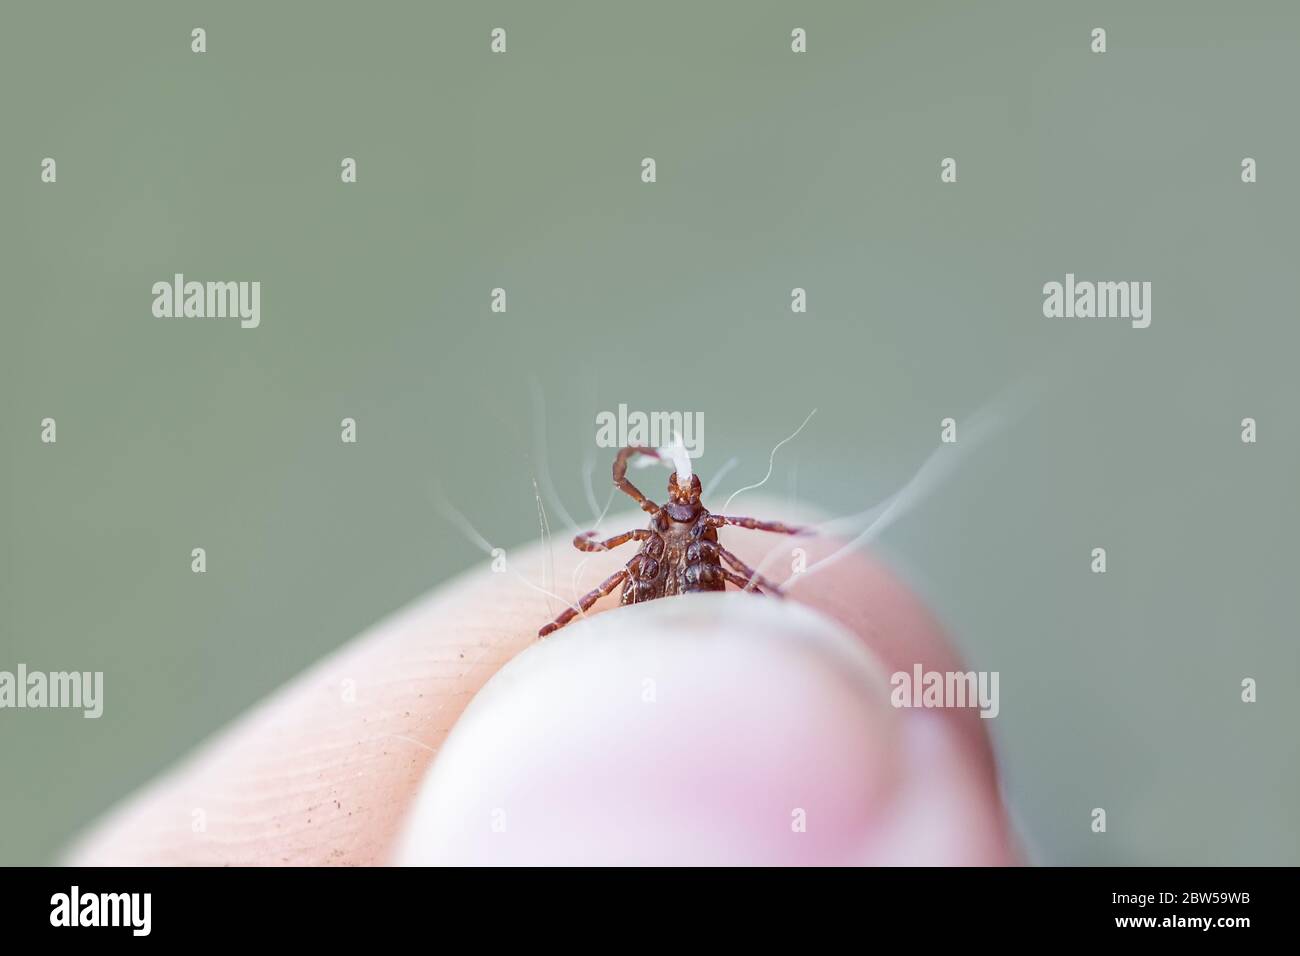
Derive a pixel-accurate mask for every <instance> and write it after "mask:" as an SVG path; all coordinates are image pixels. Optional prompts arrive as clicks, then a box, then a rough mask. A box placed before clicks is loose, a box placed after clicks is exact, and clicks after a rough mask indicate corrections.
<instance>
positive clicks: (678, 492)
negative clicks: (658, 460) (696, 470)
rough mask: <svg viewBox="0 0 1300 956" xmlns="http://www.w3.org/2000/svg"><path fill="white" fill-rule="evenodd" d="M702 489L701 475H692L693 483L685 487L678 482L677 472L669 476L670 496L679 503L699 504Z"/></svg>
mask: <svg viewBox="0 0 1300 956" xmlns="http://www.w3.org/2000/svg"><path fill="white" fill-rule="evenodd" d="M702 490H703V489H702V486H701V485H700V476H699V475H691V483H690V484H689V485H687V486H685V487H683V486H682V485H680V484H678V482H677V472H675V471H674V472H673V473H672V474H671V475H669V476H668V497H669V498H670V499H671V500H672V501H673V502H675V503H677V504H683V505H693V504H698V503H699V500H700V492H701V491H702Z"/></svg>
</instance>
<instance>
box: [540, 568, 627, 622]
mask: <svg viewBox="0 0 1300 956" xmlns="http://www.w3.org/2000/svg"><path fill="white" fill-rule="evenodd" d="M626 577H627V568H622V569H621V570H618V571H615V572H614V573H613V574H611V575H610V576H609V577H607V578H606V579H605V580H604V581H602V582H601V583H600V585H599V586H598V587H596V588H595V589H594V590H591V591H588V592H587V593H586V594H584V595H583V596H582V599H581V600H580V601H578V606H577V607H571V608H567V609H565V611H564V613H563V614H561V615H560V616H559V617H557V618H556V619H555V620H554V621H552V622H551V623H550V624H547V625H546V626H545V627H543V628H542V629H541V630H540V631H538V632H537V636H538V637H545V636H546V635H547V634H550V633H551V632H552V631H558V630H559V629H560V628H562V627H564V625H566V624H568V623H569V622H570V621H572V620H573V619H574V618H575V617H577V616H578V615H579V614H583V613H585V612H586V611H587V609H588V608H590V607H591V606H592V605H593V604H595V603H596V602H597V601H599V600H600V599H601V598H603V597H604V596H605V595H606V594H608V593H609V592H610V591H612V590H614V588H616V587H618V586H619V585H620V584H622V583H623V579H624V578H626Z"/></svg>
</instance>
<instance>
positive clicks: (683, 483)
mask: <svg viewBox="0 0 1300 956" xmlns="http://www.w3.org/2000/svg"><path fill="white" fill-rule="evenodd" d="M659 454H660V455H662V456H663V457H664V458H665V459H666V460H668V461H671V462H672V463H673V467H674V468H676V469H677V484H678V486H679V487H687V488H689V487H690V484H691V475H692V474H694V472H693V471H692V469H691V456H690V455H688V454H687V453H686V446H685V445H683V444H682V436H681V433H680V432H677V431H674V432H673V440H672V444H670V445H666V446H664V447H663V448H660V449H659Z"/></svg>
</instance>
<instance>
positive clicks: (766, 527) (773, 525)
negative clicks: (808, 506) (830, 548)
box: [704, 514, 812, 534]
mask: <svg viewBox="0 0 1300 956" xmlns="http://www.w3.org/2000/svg"><path fill="white" fill-rule="evenodd" d="M704 520H705V522H706V523H707V524H708V525H709V527H711V528H721V527H722V526H723V525H724V524H731V525H735V526H736V527H737V528H753V529H754V530H756V531H772V532H775V533H776V534H811V533H812V532H811V531H809V530H808V529H807V528H800V527H797V526H795V525H789V524H781V522H779V521H759V520H758V519H757V518H739V517H732V516H731V515H714V514H711V515H709V516H708V517H707V518H705V519H704Z"/></svg>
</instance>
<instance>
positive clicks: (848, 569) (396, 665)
mask: <svg viewBox="0 0 1300 956" xmlns="http://www.w3.org/2000/svg"><path fill="white" fill-rule="evenodd" d="M747 507H749V509H750V511H751V512H752V513H753V514H756V515H762V516H763V517H764V518H770V519H778V520H791V521H794V522H796V523H798V522H800V521H802V522H806V521H807V520H808V517H809V516H808V515H798V514H790V513H789V510H788V509H783V508H782V507H781V506H779V505H776V504H773V503H771V502H762V501H761V500H760V499H758V498H757V497H756V498H755V499H754V501H753V502H752V503H750V504H748V505H747ZM642 524H644V516H643V515H639V514H626V515H623V516H621V517H617V516H616V517H615V518H611V519H609V521H608V522H606V524H605V529H607V530H608V531H609V532H610V533H611V534H612V533H617V532H620V531H623V530H626V529H628V528H632V527H638V526H640V525H642ZM721 535H722V537H723V539H724V540H725V542H726V545H727V547H728V548H729V549H730V550H732V551H733V552H735V553H736V554H737V555H738V556H739V557H740V558H741V559H742V560H744V561H746V562H747V563H748V564H750V565H751V566H752V567H758V566H759V564H760V562H762V560H763V558H764V557H765V556H766V555H767V554H768V553H769V551H770V550H771V549H772V548H773V547H776V546H779V547H782V548H785V549H787V551H788V550H789V549H793V548H795V547H798V548H802V549H804V551H805V552H806V554H807V563H808V565H809V566H811V565H812V564H813V563H814V562H815V561H816V560H817V559H818V558H819V557H820V556H821V555H824V554H827V553H829V552H830V551H832V550H834V548H835V547H836V543H835V542H833V541H829V540H824V539H820V538H816V537H800V538H798V539H785V538H782V539H776V536H773V535H765V534H764V533H763V532H759V531H749V530H742V529H724V531H723V532H722V533H721ZM634 548H635V546H634V545H628V546H625V547H623V548H620V549H614V550H612V551H609V552H602V553H596V554H581V553H579V552H577V551H575V550H573V549H571V548H569V547H567V546H566V545H564V544H563V543H562V542H557V543H556V544H555V547H554V550H553V554H554V568H555V580H556V581H557V582H559V583H558V585H557V588H558V592H559V593H560V594H562V595H564V597H565V598H566V599H567V598H569V597H570V596H571V595H573V594H581V593H583V592H585V591H586V590H588V589H590V587H591V586H593V584H594V582H596V581H599V580H603V579H604V578H605V577H606V576H608V575H609V574H610V573H612V572H613V571H614V570H616V569H617V568H618V567H620V566H621V565H622V564H623V562H625V561H626V560H627V559H628V558H629V557H631V555H632V554H633V553H634ZM507 561H508V563H509V565H510V568H511V570H512V571H513V572H517V573H518V574H519V575H522V576H523V577H524V578H527V579H528V580H530V581H532V582H540V581H541V580H542V579H543V568H544V567H549V561H548V560H547V559H546V555H545V553H544V551H543V550H542V549H541V548H540V547H539V546H533V547H529V548H524V549H520V550H519V551H516V552H510V553H508V554H507ZM580 562H581V563H582V569H581V574H580V576H579V577H578V578H577V580H576V585H575V584H574V580H575V579H574V573H573V572H574V569H575V568H576V567H578V565H579V563H580ZM789 568H790V561H789V560H787V559H786V558H784V557H783V558H782V560H781V561H780V562H769V563H768V564H766V565H764V566H763V569H762V570H763V571H764V573H765V574H768V576H770V577H773V578H774V579H775V580H776V581H777V582H778V583H781V582H782V581H784V580H785V579H786V578H787V577H788V576H789V575H788V569H789ZM787 587H789V585H788V584H787ZM750 599H752V600H754V601H764V600H771V599H770V598H765V597H762V596H759V595H753V596H750ZM666 600H673V599H672V598H669V599H666ZM787 600H790V601H797V602H802V603H804V604H807V605H809V606H810V607H813V608H815V609H817V610H819V611H820V612H822V613H824V614H825V615H827V616H829V617H830V618H832V619H833V620H835V621H837V622H839V623H840V624H841V625H843V626H844V627H845V628H847V629H848V631H849V632H851V633H852V634H854V635H855V636H856V637H857V639H858V640H860V641H862V642H863V644H864V646H865V647H866V648H867V649H868V650H869V651H870V652H871V653H872V654H873V655H874V656H875V658H876V659H877V660H878V661H879V663H880V665H881V667H882V668H884V669H885V670H886V671H894V670H909V671H910V669H911V668H912V665H913V664H914V663H920V664H921V665H922V666H923V667H924V669H926V670H956V669H960V666H959V663H958V660H957V657H956V655H955V654H954V652H953V650H952V648H951V646H950V645H949V643H948V642H947V640H946V639H945V637H944V635H943V632H942V629H941V628H940V627H939V626H938V624H937V622H936V621H935V620H934V619H933V617H932V616H931V615H930V614H929V613H928V612H927V611H926V609H925V608H924V607H923V606H922V604H921V603H920V602H919V601H918V600H917V599H916V598H915V597H914V596H913V595H912V594H911V592H910V591H909V590H908V589H907V588H906V587H905V586H903V585H902V584H901V582H899V581H898V579H897V578H896V577H895V576H894V575H893V574H892V573H890V572H889V571H888V570H887V569H886V568H884V567H883V566H882V565H881V564H879V563H878V562H876V561H875V560H873V559H871V558H869V557H865V556H861V555H856V554H855V555H851V556H849V557H847V558H845V559H844V560H841V561H839V562H837V563H835V564H834V565H832V566H830V567H829V568H827V569H826V570H825V571H824V572H822V573H819V574H815V575H812V576H810V577H808V578H807V579H806V580H803V581H799V582H797V583H796V585H795V586H793V587H790V589H789V597H788V598H787ZM562 609H563V604H562V603H560V602H559V601H556V600H554V599H551V598H548V597H547V596H546V595H544V594H541V593H539V592H538V591H537V590H535V589H533V588H532V587H529V586H527V585H526V584H525V583H523V582H522V581H521V580H520V579H519V577H517V576H516V575H515V574H514V573H493V572H492V571H491V570H489V569H488V568H487V567H485V566H484V567H479V568H475V569H472V570H471V571H469V572H467V573H466V574H464V575H462V576H460V577H459V578H456V579H454V580H452V581H450V582H448V583H446V584H444V585H442V586H440V587H438V588H436V589H434V590H433V591H432V592H430V593H429V594H428V595H426V596H425V597H423V598H421V599H419V600H417V601H416V602H415V603H413V604H412V605H410V606H409V607H407V608H405V609H403V610H402V611H399V612H398V613H396V614H395V615H393V616H392V617H390V618H388V619H387V620H384V621H382V622H380V623H379V624H377V625H376V626H375V627H373V628H371V629H370V630H369V631H367V632H365V633H363V634H361V635H360V636H358V637H357V638H355V639H354V640H353V641H352V642H350V643H349V644H347V645H345V646H344V647H343V648H342V649H340V650H339V651H338V652H336V653H334V654H332V655H330V656H329V657H327V658H325V659H324V660H322V661H321V662H320V663H318V664H317V665H315V666H314V667H312V668H311V669H309V670H308V671H307V672H305V673H304V674H302V675H301V676H300V677H298V678H297V679H295V680H294V681H292V682H290V683H289V684H288V685H286V686H285V687H283V688H281V689H280V690H279V691H277V692H276V693H275V694H273V695H272V696H271V697H270V698H269V699H268V700H267V701H265V702H264V703H263V704H261V705H259V706H257V707H256V708H254V709H253V710H252V711H250V712H249V713H248V714H246V715H245V716H244V717H243V718H241V719H240V720H239V721H238V722H236V723H235V724H234V725H232V726H231V727H229V728H227V729H225V730H224V731H222V732H220V733H219V734H218V735H216V737H215V738H214V739H212V740H211V741H209V742H207V743H206V744H204V745H203V746H201V747H200V748H199V749H198V750H197V751H196V752H195V753H194V754H193V755H192V756H191V757H190V758H189V759H188V760H186V761H185V762H183V763H182V764H181V765H180V766H178V767H176V768H175V769H174V770H172V771H171V772H169V773H168V774H166V775H165V776H163V777H162V778H161V779H159V780H158V781H156V782H154V783H153V784H151V785H149V786H148V787H147V788H145V789H144V790H143V791H142V792H141V793H139V794H137V795H136V796H134V797H133V798H131V799H129V800H128V801H127V802H126V803H125V804H124V805H122V806H121V807H119V808H117V809H115V810H114V811H113V812H111V813H110V814H109V815H108V816H107V817H106V818H105V819H104V820H103V821H102V822H100V823H99V824H98V825H96V826H95V827H93V828H92V829H91V830H90V831H89V832H88V833H87V834H85V835H84V836H83V837H81V838H80V839H79V840H78V841H77V842H76V843H75V845H74V846H73V847H72V849H71V850H70V851H69V853H68V854H67V860H68V862H72V863H76V864H80V865H130V864H136V865H282V864H283V865H374V864H384V863H388V862H390V861H391V860H392V858H393V851H394V847H395V844H396V841H397V838H398V836H399V834H400V832H401V830H402V828H403V826H404V823H405V819H406V815H407V810H408V808H409V806H410V804H411V803H412V800H413V799H414V797H415V794H416V793H417V791H418V789H419V786H420V783H421V780H422V778H423V777H424V775H425V772H426V770H427V769H428V767H429V765H430V763H431V761H432V760H433V758H434V755H435V754H436V753H437V751H438V750H439V748H441V746H442V744H443V741H444V740H445V739H446V737H447V735H448V733H449V731H450V730H451V728H452V726H453V725H454V724H455V723H456V721H457V719H458V718H459V716H460V715H461V713H462V711H463V710H464V709H465V707H466V705H467V704H468V702H469V701H470V699H471V698H472V697H473V696H474V695H475V694H476V693H477V692H478V690H479V689H480V688H481V687H482V686H483V684H484V683H485V682H486V681H487V680H488V679H489V678H490V677H492V675H494V674H495V673H496V672H497V671H498V670H500V668H501V667H502V666H503V665H504V664H505V663H506V662H507V661H509V660H511V659H512V658H513V657H515V656H516V655H517V654H519V652H520V651H522V650H524V649H525V648H528V647H530V646H531V645H533V644H534V643H535V642H536V641H537V637H536V634H537V629H538V627H539V626H541V625H542V624H543V623H545V622H546V621H549V620H550V619H551V618H553V617H554V616H555V615H556V614H557V613H558V612H559V611H560V610H562ZM611 609H612V610H613V612H614V613H620V610H619V609H618V594H617V593H615V594H612V595H610V596H609V597H607V598H604V599H602V600H601V601H600V602H598V603H597V604H596V605H595V607H594V608H593V609H592V612H591V613H592V614H601V613H609V612H610V611H611ZM562 635H563V631H561V632H558V634H557V635H556V636H555V637H552V638H549V640H556V639H558V638H559V637H560V636H562ZM925 717H926V721H925V722H924V725H925V726H930V725H934V724H937V725H939V726H942V727H943V728H944V732H943V734H942V735H941V737H942V740H941V742H940V743H941V745H942V746H944V747H948V748H949V749H951V750H953V752H954V753H955V754H956V755H957V756H958V757H959V758H960V763H961V767H962V771H961V772H962V774H963V777H962V780H963V786H964V787H967V788H968V789H972V788H973V790H974V791H975V792H977V793H978V794H979V801H980V802H981V803H984V804H996V803H998V798H997V780H996V774H995V770H994V764H993V760H992V752H991V749H990V747H989V744H988V741H987V738H986V737H985V735H984V728H983V727H982V726H981V722H980V720H979V718H978V716H977V715H976V713H975V712H973V711H970V710H942V711H932V712H928V713H927V714H926V715H925ZM909 726H915V727H920V726H922V724H920V723H918V724H915V725H909ZM912 732H913V731H912V730H910V729H909V731H908V733H912ZM931 736H933V735H931ZM998 839H1003V840H1004V842H1006V843H1008V844H1009V842H1010V841H1009V838H1006V837H1005V835H1001V836H999V837H998Z"/></svg>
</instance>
